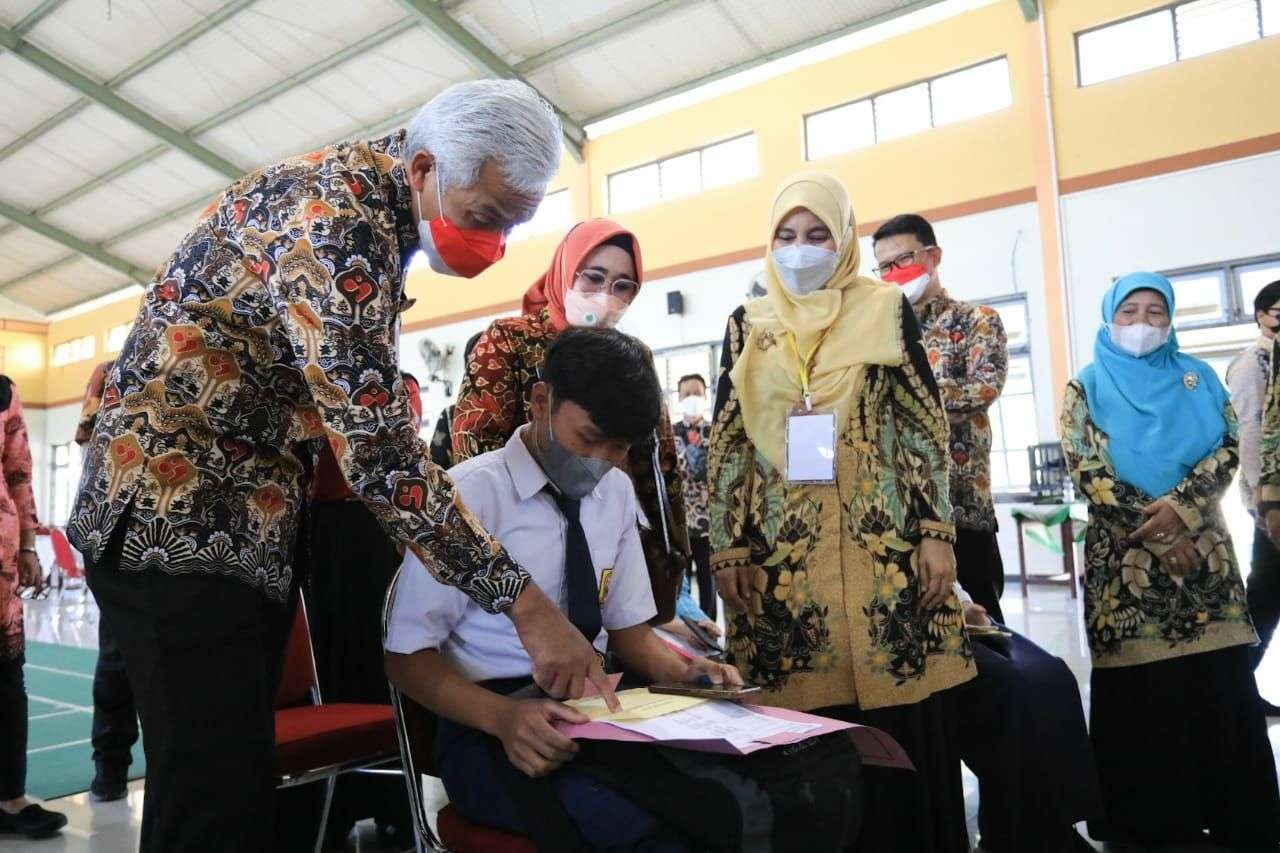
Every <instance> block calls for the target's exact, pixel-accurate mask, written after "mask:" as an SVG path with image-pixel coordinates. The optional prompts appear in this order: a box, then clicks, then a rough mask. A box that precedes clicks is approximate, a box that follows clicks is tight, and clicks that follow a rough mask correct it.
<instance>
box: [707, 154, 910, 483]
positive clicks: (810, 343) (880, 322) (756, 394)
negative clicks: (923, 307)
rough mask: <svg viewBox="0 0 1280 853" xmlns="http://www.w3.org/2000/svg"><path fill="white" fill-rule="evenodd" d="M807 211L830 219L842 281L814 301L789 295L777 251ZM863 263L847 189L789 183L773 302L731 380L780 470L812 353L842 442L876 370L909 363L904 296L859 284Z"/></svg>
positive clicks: (818, 391)
mask: <svg viewBox="0 0 1280 853" xmlns="http://www.w3.org/2000/svg"><path fill="white" fill-rule="evenodd" d="M798 208H806V209H807V210H809V211H810V212H812V213H813V215H814V216H816V217H818V218H819V219H821V220H822V222H823V223H824V224H825V225H826V226H827V227H828V228H829V229H830V230H831V233H832V235H834V236H835V240H836V254H837V261H836V271H835V273H834V274H833V275H832V276H831V279H830V280H829V281H828V282H827V283H826V285H825V286H824V287H823V289H822V290H818V291H815V292H813V293H810V294H807V295H805V296H796V295H795V294H793V293H791V292H790V291H789V290H787V289H786V287H784V286H783V284H782V281H781V279H779V278H778V271H777V268H776V267H775V266H774V262H773V250H772V246H773V235H774V234H775V233H776V232H777V230H778V226H779V224H781V223H782V221H783V220H785V219H786V217H787V216H788V215H789V214H790V213H792V212H793V211H795V210H797V209H798ZM859 255H860V250H859V248H858V237H857V229H856V227H855V225H854V220H853V208H852V206H851V205H850V204H849V196H848V194H847V193H846V192H845V188H844V185H843V184H841V183H840V181H839V180H837V179H836V178H834V177H832V176H831V175H827V174H823V173H821V172H802V173H800V174H797V175H793V176H792V177H790V178H788V179H787V180H786V181H784V182H783V184H782V186H781V187H779V188H778V193H777V195H775V196H774V201H773V214H772V218H771V219H770V225H769V239H768V241H767V248H766V250H765V262H764V263H765V267H764V278H765V287H766V290H767V293H766V295H765V296H762V297H760V298H759V299H755V300H752V301H751V302H748V303H747V321H748V324H749V326H750V332H749V333H748V335H747V340H746V341H745V342H744V344H743V347H742V352H741V354H740V355H739V356H738V360H737V362H736V363H735V364H734V366H733V370H732V371H730V374H729V376H730V378H731V379H732V381H733V385H734V387H735V388H736V389H737V392H738V399H739V401H740V403H741V406H742V417H743V421H744V424H745V426H746V430H747V436H748V437H749V438H750V439H751V441H752V443H753V444H754V445H755V446H756V448H757V449H758V450H759V451H760V453H761V454H762V455H763V456H764V458H765V459H767V460H768V461H769V463H770V464H772V465H773V466H774V467H775V468H781V467H782V466H783V464H784V460H785V457H786V450H785V446H786V420H787V415H788V414H789V413H790V412H791V410H792V408H794V407H795V405H796V404H797V403H800V402H802V400H803V397H804V391H803V385H802V382H801V379H800V374H801V365H800V358H803V357H806V356H808V355H809V353H810V352H812V353H813V359H812V362H811V363H810V365H809V393H810V394H811V396H812V398H813V408H814V410H815V411H834V412H835V413H836V429H837V435H838V434H839V433H840V432H841V431H843V429H844V424H845V423H846V421H847V420H848V417H849V409H850V407H851V406H852V405H853V401H854V400H855V399H856V398H857V396H858V394H859V392H860V391H861V390H862V383H863V381H864V380H865V379H866V375H867V367H868V366H869V365H872V364H885V365H897V364H901V363H902V361H903V352H902V294H901V293H900V292H899V291H898V288H896V287H890V286H888V285H886V284H884V283H882V282H878V281H875V280H874V279H870V278H867V277H865V276H860V275H858V264H859V260H860V258H859ZM793 343H794V347H793ZM797 353H798V355H799V357H797Z"/></svg>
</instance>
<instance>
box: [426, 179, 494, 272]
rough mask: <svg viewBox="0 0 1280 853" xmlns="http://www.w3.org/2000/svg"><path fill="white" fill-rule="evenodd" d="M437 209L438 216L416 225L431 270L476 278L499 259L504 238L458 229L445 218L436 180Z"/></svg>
mask: <svg viewBox="0 0 1280 853" xmlns="http://www.w3.org/2000/svg"><path fill="white" fill-rule="evenodd" d="M436 205H437V207H436V209H437V210H439V211H440V215H439V216H437V217H436V218H435V219H432V220H429V221H428V220H425V219H423V220H420V221H419V222H418V239H419V241H420V243H421V248H422V253H423V254H424V255H426V256H427V262H428V263H429V264H430V265H431V268H432V269H433V270H435V271H436V272H438V273H441V274H443V275H454V276H462V277H463V278H475V277H476V276H478V275H480V273H482V272H484V271H485V270H487V269H488V268H489V267H491V266H493V265H494V264H495V263H497V262H498V261H500V260H502V256H503V255H504V254H505V253H506V251H507V235H506V234H504V233H503V232H501V231H482V230H480V229H479V228H459V227H458V226H457V225H454V224H453V223H452V222H450V221H449V218H448V217H447V216H445V215H444V198H443V197H442V196H441V194H440V182H439V180H438V179H437V181H436Z"/></svg>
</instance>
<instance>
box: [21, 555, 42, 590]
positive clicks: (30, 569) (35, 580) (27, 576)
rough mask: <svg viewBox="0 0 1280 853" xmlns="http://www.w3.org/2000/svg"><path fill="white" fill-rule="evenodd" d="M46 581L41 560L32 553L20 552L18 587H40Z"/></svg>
mask: <svg viewBox="0 0 1280 853" xmlns="http://www.w3.org/2000/svg"><path fill="white" fill-rule="evenodd" d="M42 580H44V569H43V568H41V566H40V558H39V557H37V556H36V555H35V554H33V553H31V552H30V551H20V552H18V586H29V587H38V586H40V582H41V581H42Z"/></svg>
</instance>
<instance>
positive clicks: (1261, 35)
mask: <svg viewBox="0 0 1280 853" xmlns="http://www.w3.org/2000/svg"><path fill="white" fill-rule="evenodd" d="M1195 2H1197V0H1174V2H1172V3H1166V4H1164V5H1163V6H1153V7H1151V8H1150V9H1143V10H1142V11H1141V12H1134V13H1133V14H1132V15H1125V16H1124V17H1121V18H1115V19H1113V20H1110V21H1106V22H1105V23H1101V24H1094V25H1093V26H1091V27H1086V28H1085V29H1083V30H1078V31H1077V32H1075V33H1073V34H1072V36H1071V42H1072V46H1073V48H1074V49H1075V66H1076V88H1077V89H1087V88H1089V87H1092V86H1101V85H1103V84H1105V83H1114V82H1115V81H1116V80H1123V79H1124V78H1126V77H1133V76H1134V75H1137V74H1142V73H1144V72H1147V71H1154V70H1155V69H1156V68H1166V67H1168V66H1169V65H1177V64H1178V63H1179V62H1184V61H1186V60H1184V59H1183V57H1182V42H1181V40H1180V39H1179V38H1178V15H1177V11H1176V10H1177V8H1178V7H1179V6H1189V5H1191V4H1192V3H1195ZM1251 2H1252V3H1253V14H1254V20H1255V21H1256V23H1257V26H1258V37H1257V38H1256V39H1252V40H1251V41H1246V42H1239V43H1237V44H1233V45H1228V46H1227V47H1221V48H1218V49H1217V50H1211V51H1209V52H1208V53H1200V54H1196V55H1195V56H1190V57H1187V59H1198V58H1199V57H1201V56H1209V55H1210V54H1214V53H1218V52H1219V51H1223V50H1230V49H1231V48H1233V47H1240V46H1241V45H1245V44H1251V43H1252V42H1253V41H1262V40H1264V39H1267V38H1269V36H1268V35H1267V31H1266V24H1265V22H1264V21H1263V18H1262V2H1261V0H1251ZM1161 12H1164V13H1166V14H1168V15H1169V24H1170V26H1171V28H1172V31H1173V62H1170V63H1166V64H1164V65H1156V66H1153V67H1151V68H1144V69H1142V70H1141V71H1132V72H1130V73H1128V74H1121V75H1120V76H1119V77H1110V78H1108V79H1106V80H1098V81H1096V82H1094V83H1082V82H1081V80H1082V79H1083V78H1082V77H1081V67H1080V37H1081V36H1085V35H1089V34H1090V33H1095V32H1097V31H1098V30H1105V29H1107V28H1108V27H1116V26H1119V25H1121V24H1127V23H1128V22H1129V21H1136V20H1137V19H1139V18H1147V17H1154V16H1155V15H1158V14H1160V13H1161Z"/></svg>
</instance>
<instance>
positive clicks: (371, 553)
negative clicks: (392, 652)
mask: <svg viewBox="0 0 1280 853" xmlns="http://www.w3.org/2000/svg"><path fill="white" fill-rule="evenodd" d="M310 516H311V559H310V571H309V578H308V582H307V586H308V589H307V592H308V596H307V605H308V608H309V609H308V611H307V612H308V615H309V616H310V617H311V637H312V642H313V644H314V646H315V652H316V670H317V672H318V673H319V676H320V695H321V696H322V697H323V698H324V701H326V702H361V703H363V702H369V703H375V704H380V705H385V704H387V703H388V702H390V701H391V698H390V692H389V690H388V687H387V677H386V675H385V674H384V670H383V666H382V604H383V600H384V598H385V597H386V593H387V587H388V586H389V585H390V584H391V579H392V578H393V577H395V573H396V571H397V570H398V569H399V568H400V559H401V558H400V552H399V551H398V550H397V549H396V546H395V543H394V542H393V541H392V540H391V538H390V537H388V536H387V534H386V531H384V530H383V529H382V526H381V525H379V524H378V522H377V520H376V519H375V518H374V517H373V514H372V513H371V512H369V510H368V508H367V507H366V506H365V505H364V503H362V502H361V501H324V502H317V503H313V504H312V505H311V511H310ZM365 818H373V819H374V820H375V821H376V822H377V823H379V824H381V825H383V826H395V827H397V828H399V829H401V830H404V831H410V830H411V827H412V817H411V815H410V811H409V795H408V793H407V792H406V791H405V786H404V780H403V779H401V778H400V777H399V776H373V775H367V774H360V773H348V774H345V775H343V776H341V777H339V778H338V782H337V787H336V788H335V789H334V795H333V804H332V806H331V807H330V811H329V826H328V830H329V833H330V838H331V839H332V838H335V836H339V835H345V834H346V831H349V830H350V828H351V825H352V824H353V823H354V822H355V821H358V820H363V819H365Z"/></svg>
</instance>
